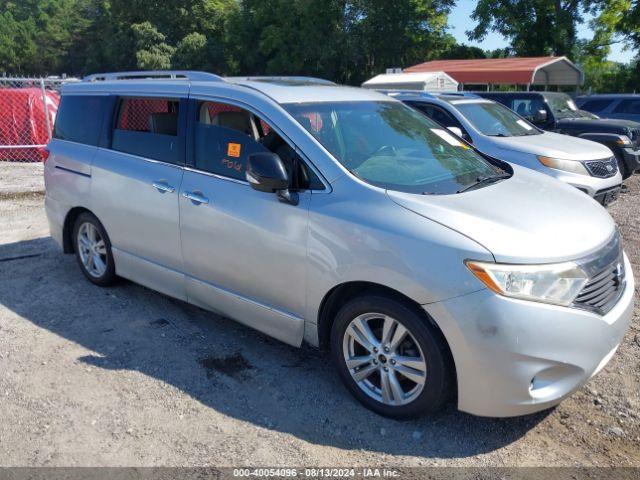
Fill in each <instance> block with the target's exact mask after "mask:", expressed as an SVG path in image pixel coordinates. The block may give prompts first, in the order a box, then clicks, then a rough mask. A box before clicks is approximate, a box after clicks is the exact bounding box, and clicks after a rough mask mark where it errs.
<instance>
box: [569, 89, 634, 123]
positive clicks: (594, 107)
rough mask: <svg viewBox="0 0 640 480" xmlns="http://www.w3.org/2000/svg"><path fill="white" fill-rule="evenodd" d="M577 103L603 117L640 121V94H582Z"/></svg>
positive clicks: (583, 108) (579, 106) (580, 106)
mask: <svg viewBox="0 0 640 480" xmlns="http://www.w3.org/2000/svg"><path fill="white" fill-rule="evenodd" d="M576 105H577V106H578V108H580V109H582V110H586V111H587V112H591V113H594V114H596V115H598V116H599V117H602V118H619V119H621V120H633V121H634V122H640V94H634V93H626V94H616V93H608V94H601V95H581V96H579V97H577V98H576Z"/></svg>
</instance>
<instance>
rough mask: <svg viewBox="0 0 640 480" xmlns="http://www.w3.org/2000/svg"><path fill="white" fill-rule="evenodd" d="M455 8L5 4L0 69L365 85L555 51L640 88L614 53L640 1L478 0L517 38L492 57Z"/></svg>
mask: <svg viewBox="0 0 640 480" xmlns="http://www.w3.org/2000/svg"><path fill="white" fill-rule="evenodd" d="M455 1H456V0H394V2H389V1H388V0H322V1H318V0H0V73H1V72H3V71H4V72H6V73H8V74H14V75H15V74H20V75H47V74H60V73H67V74H71V75H83V74H86V73H90V72H97V71H113V70H130V69H139V68H140V69H141V68H144V69H165V68H180V69H200V70H208V71H213V72H216V73H220V74H236V75H265V74H279V75H286V74H295V75H312V76H319V77H324V78H328V79H332V80H336V81H339V82H343V83H350V84H359V83H360V82H362V81H364V80H365V79H367V78H370V77H371V76H373V75H375V74H378V73H381V72H383V71H384V70H385V69H386V68H388V67H406V66H408V65H413V64H416V63H420V62H424V61H427V60H431V59H438V58H445V59H449V58H484V57H488V58H493V57H505V56H510V55H519V56H538V55H551V54H554V55H568V56H570V57H571V58H572V59H574V60H576V61H578V62H579V63H580V64H581V65H583V66H584V68H585V71H586V72H587V83H588V86H590V87H593V88H594V89H596V88H597V89H613V88H614V87H615V88H616V89H618V88H620V89H623V88H624V89H633V88H637V85H638V83H639V81H640V70H639V68H638V63H637V62H635V63H633V64H632V65H629V66H621V65H617V64H612V63H611V62H607V61H606V57H607V55H608V53H609V51H610V45H611V44H612V43H614V42H619V41H624V42H626V43H627V44H628V45H629V46H630V48H633V49H634V51H636V52H637V51H639V50H640V7H639V6H638V0H478V2H477V4H476V7H475V9H474V10H473V12H472V13H471V16H472V18H473V19H474V20H476V21H477V26H476V27H475V28H473V29H472V30H471V31H469V32H467V33H468V35H469V38H470V39H471V40H482V39H484V38H485V37H486V35H487V34H488V33H489V32H497V33H499V34H501V35H503V36H505V37H506V38H507V39H508V40H509V42H510V45H509V46H508V47H506V48H504V49H498V50H495V51H492V52H491V51H485V50H482V49H481V48H477V47H470V46H467V45H464V44H462V45H459V44H457V43H456V42H455V40H454V38H453V37H452V36H451V34H450V33H448V15H449V12H450V11H451V8H452V7H453V6H454V4H455ZM458 1H459V2H460V1H467V0H458ZM588 19H591V20H590V21H591V27H592V29H593V31H594V32H595V35H594V37H593V39H590V40H588V41H585V40H581V39H579V38H578V36H577V31H578V26H579V25H580V24H581V23H584V22H585V21H587V20H588Z"/></svg>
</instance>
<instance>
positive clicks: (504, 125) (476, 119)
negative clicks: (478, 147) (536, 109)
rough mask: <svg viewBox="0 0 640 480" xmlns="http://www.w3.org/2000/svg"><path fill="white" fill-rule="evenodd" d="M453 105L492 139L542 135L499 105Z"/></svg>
mask: <svg viewBox="0 0 640 480" xmlns="http://www.w3.org/2000/svg"><path fill="white" fill-rule="evenodd" d="M452 104H453V106H454V107H455V108H457V109H458V111H459V112H460V113H461V114H462V115H463V116H464V117H465V118H466V119H467V120H469V122H471V124H472V125H473V126H474V127H475V129H476V130H478V131H479V132H480V133H482V134H483V135H488V136H490V137H522V136H524V135H540V131H539V130H538V129H537V128H536V127H534V126H533V125H531V124H530V123H529V122H527V121H526V120H524V119H522V118H520V117H519V116H518V115H516V114H515V113H513V112H512V111H511V110H509V109H508V108H507V107H504V106H502V105H500V104H498V103H494V102H491V103H489V102H473V103H456V102H452Z"/></svg>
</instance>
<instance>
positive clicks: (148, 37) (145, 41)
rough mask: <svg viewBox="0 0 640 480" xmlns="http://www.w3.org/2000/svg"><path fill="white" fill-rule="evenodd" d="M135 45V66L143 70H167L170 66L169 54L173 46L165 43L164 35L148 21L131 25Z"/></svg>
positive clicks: (171, 52)
mask: <svg viewBox="0 0 640 480" xmlns="http://www.w3.org/2000/svg"><path fill="white" fill-rule="evenodd" d="M131 31H132V32H133V38H134V39H135V45H136V53H135V55H136V66H137V67H138V68H140V69H143V70H167V69H169V68H171V56H172V55H173V53H174V52H175V48H174V47H172V46H171V45H168V44H166V43H165V39H166V37H165V36H164V35H163V34H162V33H160V32H158V30H157V29H156V27H154V26H153V25H151V23H150V22H142V23H134V24H133V25H131Z"/></svg>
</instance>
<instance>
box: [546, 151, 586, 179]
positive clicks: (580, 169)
mask: <svg viewBox="0 0 640 480" xmlns="http://www.w3.org/2000/svg"><path fill="white" fill-rule="evenodd" d="M537 157H538V160H539V161H540V163H541V164H543V165H544V166H546V167H549V168H555V169H556V170H564V171H565V172H571V173H579V174H580V175H589V172H588V171H587V169H586V168H584V165H583V164H582V162H580V161H579V160H562V159H561V158H551V157H544V156H542V155H538V156H537Z"/></svg>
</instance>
